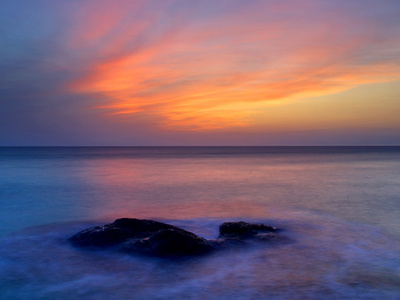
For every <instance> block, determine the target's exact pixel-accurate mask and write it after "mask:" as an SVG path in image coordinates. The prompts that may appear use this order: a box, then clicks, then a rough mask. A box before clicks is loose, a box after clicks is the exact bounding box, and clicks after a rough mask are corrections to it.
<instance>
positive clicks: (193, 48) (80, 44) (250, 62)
mask: <svg viewBox="0 0 400 300" xmlns="http://www.w3.org/2000/svg"><path fill="white" fill-rule="evenodd" d="M17 2H18V3H25V4H26V3H27V2H26V1H17ZM348 2H349V1H337V2H335V3H332V2H331V1H302V2H301V3H299V1H219V2H217V3H213V2H211V1H128V0H126V1H125V0H119V1H117V2H115V1H105V0H96V1H95V0H87V1H69V2H68V1H60V2H59V3H57V4H50V2H49V1H39V2H38V3H39V4H37V6H36V7H35V8H36V9H38V11H37V12H36V13H34V14H33V16H29V18H28V20H27V24H22V25H20V27H21V28H20V32H22V33H23V34H21V36H22V37H20V39H21V40H23V42H24V43H25V44H27V43H28V42H27V41H29V43H28V44H35V43H37V42H38V41H46V43H51V42H52V41H54V45H53V47H54V48H52V46H51V45H50V46H48V45H46V46H47V47H48V53H47V54H48V56H47V57H46V58H45V59H44V61H43V65H44V67H43V68H40V69H39V71H36V72H37V74H34V75H37V76H38V77H41V76H42V77H43V78H45V75H46V74H45V73H46V72H49V70H51V72H54V73H56V72H59V73H60V72H61V73H62V72H65V73H66V74H67V73H68V76H66V78H63V79H62V80H59V81H58V82H57V85H56V86H54V88H53V91H52V93H53V94H56V95H62V94H64V95H78V96H79V97H88V98H90V99H92V100H91V101H90V104H89V103H85V104H84V105H82V107H80V108H79V106H78V107H77V109H82V110H93V111H95V112H96V116H97V117H96V118H99V119H103V120H105V121H104V122H108V123H110V122H111V123H116V124H118V123H120V124H121V128H119V129H118V130H117V129H116V132H115V134H117V135H118V134H121V136H123V135H127V134H128V131H129V126H135V125H132V124H137V122H139V124H141V123H140V122H142V123H143V124H144V125H143V126H147V127H149V128H150V127H151V128H152V129H151V130H153V131H155V132H158V133H160V134H162V133H163V132H171V131H173V132H177V133H178V134H179V132H201V133H203V134H206V133H207V132H224V131H229V132H234V131H237V132H242V133H243V132H244V133H246V132H251V133H252V134H255V135H257V134H262V133H263V132H268V133H271V134H272V135H273V134H276V135H281V134H284V132H285V131H293V130H298V129H302V130H305V131H307V130H309V131H310V130H311V131H312V130H323V129H327V130H334V131H335V130H336V131H337V132H339V133H340V131H341V130H346V129H350V130H353V131H354V132H355V133H356V132H357V130H368V129H370V130H372V131H374V130H379V129H382V128H383V129H385V128H387V129H390V130H394V129H400V118H396V112H400V110H399V101H398V100H397V99H395V98H396V95H398V92H399V89H398V88H397V87H398V83H397V82H396V81H399V80H400V53H399V52H400V51H399V49H400V35H399V34H398V32H400V31H399V30H400V21H399V19H400V9H399V8H398V7H397V6H396V2H395V1H385V2H378V1H350V3H348ZM40 4H41V5H42V6H43V7H40ZM44 4H49V6H47V7H44ZM14 9H15V7H14ZM39 11H40V13H39ZM51 12H53V13H54V12H56V13H55V14H54V15H53V16H51ZM17 14H21V12H18V13H17ZM397 17H399V18H397ZM31 22H39V24H38V25H36V26H37V27H38V31H37V32H36V33H35V34H36V35H38V37H35V36H34V37H33V38H32V37H28V35H27V34H28V33H29V30H28V25H29V24H31ZM396 32H397V34H396ZM24 34H26V36H24ZM9 55H11V56H12V57H14V58H15V57H17V58H18V59H21V57H23V55H24V54H21V55H19V56H18V55H16V54H15V53H14V54H9ZM43 69H44V70H43ZM23 80H25V81H26V79H23ZM43 80H45V79H43ZM20 81H22V80H20ZM388 82H395V83H393V84H386V85H382V84H384V83H388ZM20 83H24V82H23V81H22V82H20ZM377 84H381V85H377ZM353 88H356V90H355V92H351V91H350V90H351V89H353ZM360 89H361V90H360ZM387 89H389V91H387ZM346 91H349V92H346ZM366 91H367V92H366ZM343 92H345V93H343ZM326 97H328V98H326ZM93 99H94V100H93ZM96 99H97V100H96ZM326 99H328V101H326ZM335 105H336V108H335ZM46 106H47V107H51V105H50V101H49V102H46ZM338 107H339V108H338ZM354 107H358V109H354ZM348 111H350V112H351V111H354V112H355V114H356V115H353V117H351V115H349V114H346V112H348ZM377 111H378V114H377V115H374V112H377ZM50 113H54V114H55V113H56V111H54V112H50ZM138 120H139V121H138ZM143 120H145V121H143ZM82 122H84V121H82ZM131 122H132V123H131ZM149 124H151V125H149ZM124 128H125V129H124ZM110 134H111V133H110ZM189 134H190V133H189ZM238 136H240V134H238ZM202 139H204V136H203V137H202V138H199V143H201V142H202ZM239 139H240V138H239Z"/></svg>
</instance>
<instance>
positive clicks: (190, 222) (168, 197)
mask: <svg viewBox="0 0 400 300" xmlns="http://www.w3.org/2000/svg"><path fill="white" fill-rule="evenodd" d="M121 217H130V218H139V219H153V220H158V221H162V222H166V223H170V224H173V225H176V226H179V227H181V228H184V229H186V230H189V231H192V232H194V233H196V234H198V235H200V236H202V237H205V238H207V239H213V238H216V237H217V236H218V226H219V225H220V224H221V223H223V222H225V221H247V222H257V223H265V224H268V225H272V226H275V227H278V228H281V229H282V231H281V232H282V233H281V234H282V235H284V236H285V237H287V239H288V240H289V241H290V242H288V243H282V244H276V245H273V244H257V245H256V244H254V245H249V246H248V247H239V248H235V249H230V250H226V251H219V252H216V253H212V254H210V255H208V256H204V257H203V256H202V257H197V258H193V259H183V260H182V261H169V260H160V259H154V258H148V257H143V256H135V255H127V254H122V253H117V252H113V251H107V250H105V251H89V250H82V249H78V248H74V247H73V246H72V245H70V243H69V242H68V241H67V239H68V238H69V237H70V236H71V235H73V234H74V233H76V232H78V231H80V230H83V229H85V228H87V227H90V226H94V225H101V224H106V223H111V222H113V221H114V220H115V219H117V218H121ZM0 299H400V147H3V148H0Z"/></svg>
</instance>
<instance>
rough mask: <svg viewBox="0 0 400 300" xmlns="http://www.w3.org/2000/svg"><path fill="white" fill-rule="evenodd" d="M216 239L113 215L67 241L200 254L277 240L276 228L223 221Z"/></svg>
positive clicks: (167, 253)
mask: <svg viewBox="0 0 400 300" xmlns="http://www.w3.org/2000/svg"><path fill="white" fill-rule="evenodd" d="M219 230H220V235H219V237H218V238H217V239H216V240H206V239H204V238H202V237H199V236H197V235H195V234H194V233H192V232H189V231H186V230H184V229H182V228H179V227H176V226H173V225H169V224H165V223H162V222H157V221H153V220H139V219H131V218H122V219H117V220H115V221H114V222H113V223H110V224H106V225H103V226H94V227H91V228H88V229H85V230H82V231H80V232H78V233H76V234H75V235H73V236H72V237H71V238H70V239H69V241H70V242H71V243H72V244H73V245H74V246H76V247H83V248H96V249H98V248H110V247H114V248H117V249H119V250H122V251H124V252H128V253H132V254H141V255H148V256H155V257H184V256H196V255H204V254H207V253H210V252H212V251H215V250H218V249H222V248H227V247H230V246H234V245H236V246H237V245H244V244H246V241H247V240H249V239H252V240H260V241H278V240H280V239H281V237H280V236H279V235H278V234H277V233H276V232H277V231H278V229H277V228H274V227H272V226H269V225H264V224H251V223H246V222H241V221H240V222H225V223H223V224H221V225H220V228H219Z"/></svg>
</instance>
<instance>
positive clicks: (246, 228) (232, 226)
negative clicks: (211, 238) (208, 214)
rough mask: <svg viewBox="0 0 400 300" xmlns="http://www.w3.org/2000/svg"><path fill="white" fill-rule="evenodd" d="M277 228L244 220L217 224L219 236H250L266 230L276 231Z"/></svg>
mask: <svg viewBox="0 0 400 300" xmlns="http://www.w3.org/2000/svg"><path fill="white" fill-rule="evenodd" d="M276 231H277V228H275V227H272V226H269V225H264V224H251V223H246V222H242V221H239V222H225V223H222V224H221V225H220V226H219V237H220V238H228V237H229V238H242V239H243V238H250V237H255V236H257V235H260V234H263V233H266V232H276Z"/></svg>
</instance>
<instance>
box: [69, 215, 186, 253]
mask: <svg viewBox="0 0 400 300" xmlns="http://www.w3.org/2000/svg"><path fill="white" fill-rule="evenodd" d="M175 228H177V227H175V226H172V225H169V224H165V223H161V222H157V221H152V220H139V219H128V218H123V219H117V220H115V221H114V223H111V224H107V225H104V226H95V227H91V228H88V229H85V230H83V231H80V232H78V233H77V234H75V235H73V236H72V237H71V238H70V241H71V242H72V243H73V244H74V245H75V246H80V247H104V246H112V245H116V244H119V243H122V242H124V241H125V240H127V239H129V238H144V237H147V236H149V235H151V234H153V233H155V232H157V231H159V230H165V229H175ZM177 229H179V228H177Z"/></svg>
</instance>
